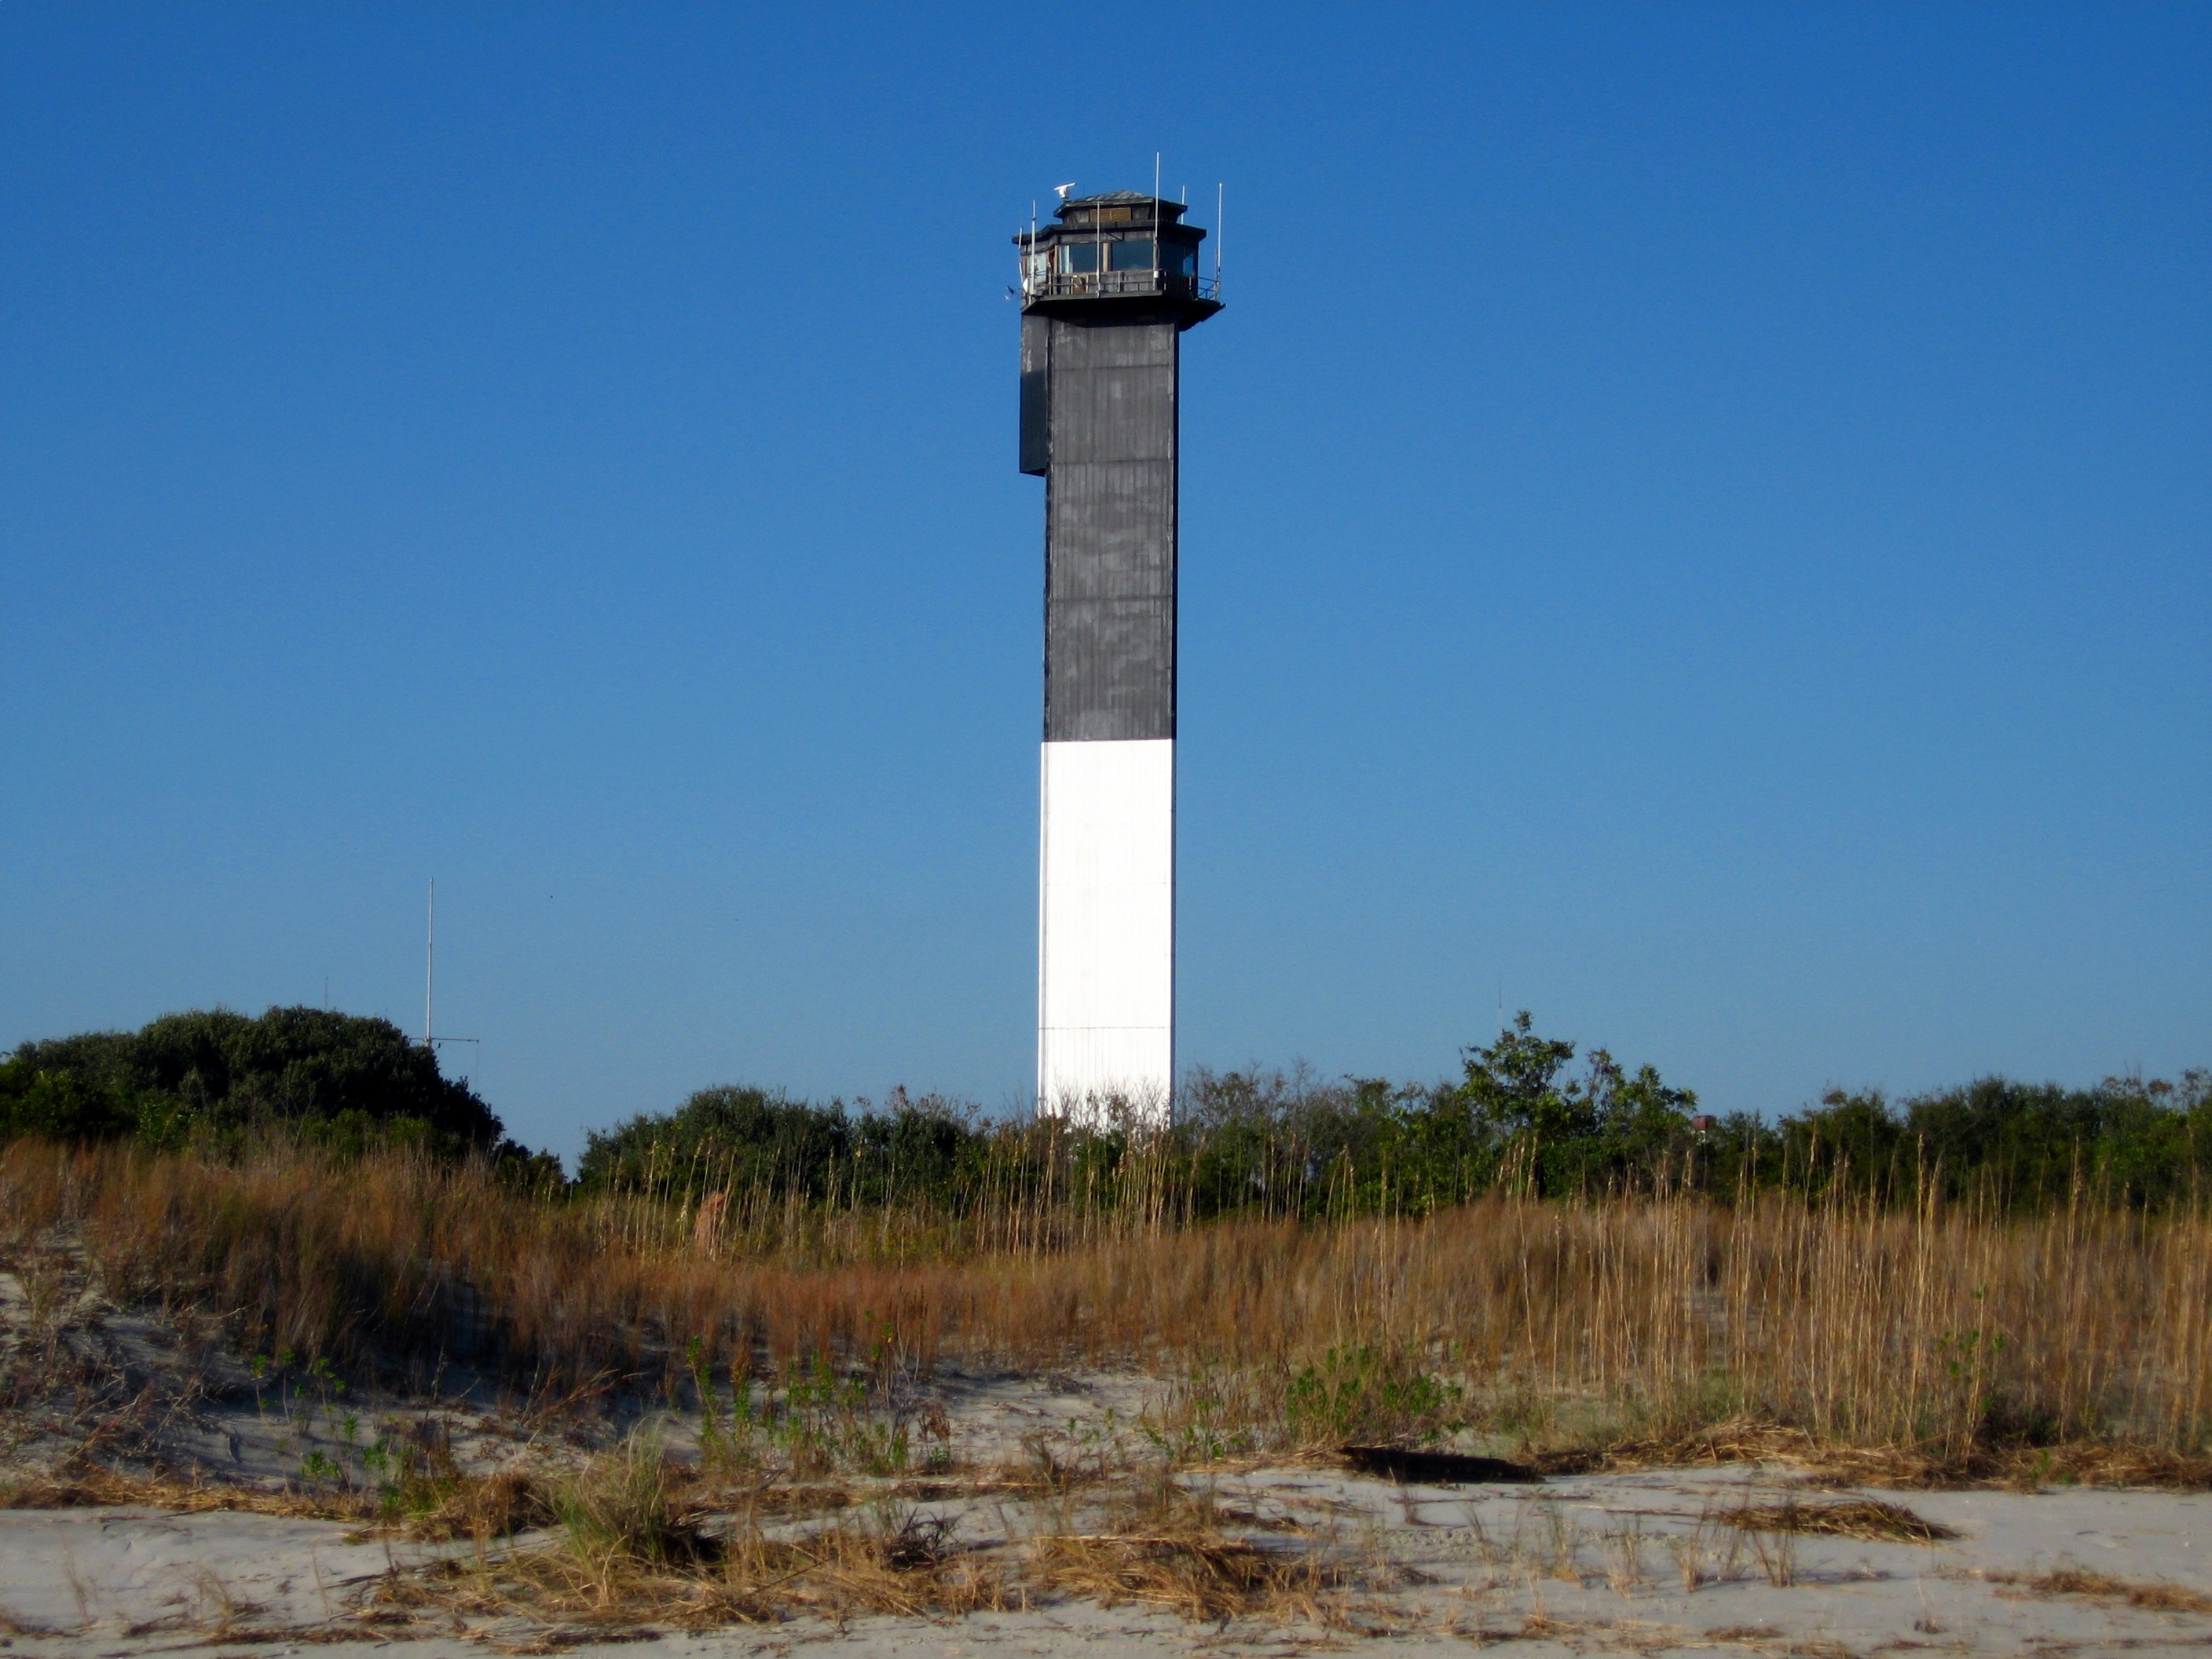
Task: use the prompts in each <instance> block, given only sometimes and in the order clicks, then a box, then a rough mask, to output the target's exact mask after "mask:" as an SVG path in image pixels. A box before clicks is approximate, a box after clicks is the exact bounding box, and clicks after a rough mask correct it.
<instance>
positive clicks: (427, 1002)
mask: <svg viewBox="0 0 2212 1659" xmlns="http://www.w3.org/2000/svg"><path fill="white" fill-rule="evenodd" d="M437 984H438V878H437V877H435V876H433V877H431V878H430V919H429V922H428V925H427V926H426V927H424V929H423V944H422V1046H423V1047H424V1048H428V1047H430V1009H431V1006H432V1003H431V998H432V995H433V994H434V993H435V991H436V989H437Z"/></svg>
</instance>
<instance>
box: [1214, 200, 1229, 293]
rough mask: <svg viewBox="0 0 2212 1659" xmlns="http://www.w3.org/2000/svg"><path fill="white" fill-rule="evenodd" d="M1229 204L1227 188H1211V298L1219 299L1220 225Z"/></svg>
mask: <svg viewBox="0 0 2212 1659" xmlns="http://www.w3.org/2000/svg"><path fill="white" fill-rule="evenodd" d="M1228 204H1229V186H1228V185H1225V184H1218V185H1214V187H1213V297H1214V299H1215V301H1217V302H1218V301H1219V300H1220V298H1221V225H1222V220H1223V218H1224V215H1223V213H1222V210H1223V209H1224V208H1225V207H1226V206H1228Z"/></svg>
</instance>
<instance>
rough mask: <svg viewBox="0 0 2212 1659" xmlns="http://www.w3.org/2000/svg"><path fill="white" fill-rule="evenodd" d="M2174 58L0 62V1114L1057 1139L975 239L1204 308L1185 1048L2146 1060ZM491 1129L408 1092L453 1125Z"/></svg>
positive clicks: (66, 41) (1009, 422) (2208, 18)
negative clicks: (820, 1103) (922, 1122)
mask: <svg viewBox="0 0 2212 1659" xmlns="http://www.w3.org/2000/svg"><path fill="white" fill-rule="evenodd" d="M2208 70H2212V13H2208V12H2207V11H2206V9H2204V8H2203V7H2201V6H2200V7H2177V8H2173V9H2157V8H2154V7H2131V6H2130V7H2106V6H2087V5H2084V6H2081V7H2078V8H2075V9H2034V8H2027V7H2021V6H2015V5H1992V6H1988V7H1980V8H1948V7H1940V6H1939V7H1928V6H1920V5H1898V6H1893V7H1887V8H1850V7H1805V6H1764V7H1757V8H1751V9H1726V8H1720V7H1698V6H1675V5H1666V6H1647V7H1643V8H1627V7H1621V8H1607V9H1573V8H1569V7H1550V6H1545V7H1515V8H1498V9H1478V8H1473V7H1449V8H1395V7H1392V6H1389V5H1382V6H1369V7H1351V8H1347V7H1338V6H1330V7H1313V8H1305V7H1284V6H1279V5H1270V6H1266V7H1240V6H1226V7H1224V6H1200V7H1187V8H1182V9H1175V10H1172V11H1168V10H1162V9H1158V8H1153V9H1136V8H1129V7H1085V8H1066V9H1058V8H1039V7H1027V6H1025V7H1018V8H1014V7H1008V8H1002V9H987V8H981V7H968V8H959V9H953V8H940V9H921V8H907V7H900V8H884V9H849V8H834V7H788V6H778V7H768V6H760V7H749V8H748V7H733V6H714V7H700V8H680V7H674V6H653V5H640V6H627V5H625V6H592V7H577V8H562V7H556V6H528V7H523V6H505V5H500V6H483V7H475V8H471V7H466V6H455V5H444V4H441V5H438V6H435V7H407V6H393V5H375V6H360V7H351V8H348V7H333V6H313V7H303V6H283V5H268V6H262V7H236V6H209V5H200V6H192V5H147V6H141V7H125V8H117V7H107V6H98V5H87V4H44V5H33V4H23V3H17V4H11V5H9V6H6V7H4V8H0V252H3V253H4V257H0V284H4V289H0V384H4V386H5V388H6V391H5V395H4V398H0V617H4V621H5V625H6V634H5V640H6V646H5V650H4V653H0V743H4V753H5V765H6V770H5V778H6V794H5V806H4V811H0V1042H9V1043H12V1042H16V1041H19V1040H21V1039H22V1038H24V1037H27V1036H44V1035H52V1034H56V1033H59V1032H63V1031H67V1030H80V1029H83V1028H87V1027H98V1026H118V1025H121V1026H128V1025H135V1024H138V1023H140V1022H142V1021H143V1020H145V1019H147V1018H150V1017H152V1016H154V1015H155V1014H158V1013H161V1012H165V1011H168V1010H173V1009H177V1008H181V1007H187V1006H204V1005H207V1004H211V1003H218V1002H220V1003H224V1004H228V1005H229V1006H233V1007H237V1008H241V1009H245V1010H247V1011H249V1012H258V1010H260V1009H261V1008H263V1007H264V1006H268V1005H270V1004H271V1003H279V1002H320V1001H321V1000H323V998H324V995H325V982H326V981H327V984H328V986H329V991H330V994H331V998H332V999H333V1000H335V1001H336V1003H337V1005H338V1006H342V1007H343V1008H347V1009H350V1010H353V1011H356V1012H368V1013H388V1014H389V1015H391V1016H392V1018H395V1019H397V1020H398V1021H400V1022H401V1023H402V1024H405V1025H407V1026H408V1027H410V1029H414V1028H419V1025H420V1022H421V1018H422V899H423V886H424V883H425V881H426V880H427V879H428V878H429V877H431V876H433V875H435V877H436V878H437V880H438V890H439V896H440V908H439V920H440V933H441V948H440V986H441V994H440V1001H439V1011H440V1021H439V1023H440V1025H441V1029H444V1030H448V1031H452V1032H455V1033H459V1034H465V1035H469V1036H478V1037H481V1038H482V1039H483V1048H482V1054H481V1060H480V1062H478V1063H477V1079H478V1081H479V1082H480V1084H481V1085H482V1087H483V1090H484V1091H485V1092H486V1094H487V1096H488V1097H489V1099H490V1100H491V1102H492V1103H493V1104H494V1105H495V1107H496V1108H497V1109H499V1110H500V1111H501V1112H502V1113H503V1114H505V1115H506V1116H507V1119H508V1121H509V1124H510V1127H512V1128H513V1131H514V1132H515V1133H519V1134H520V1135H521V1136H522V1137H523V1138H525V1139H529V1140H532V1141H534V1142H538V1143H542V1144H547V1145H550V1146H554V1147H556V1148H558V1149H561V1150H563V1151H569V1150H573V1149H574V1147H575V1146H577V1145H578V1144H579V1142H580V1138H581V1134H582V1131H583V1129H584V1127H586V1126H589V1125H594V1124H604V1123H607V1122H609V1121H612V1120H614V1119H616V1118H617V1117H620V1116H623V1115H627V1114H629V1113H630V1112H633V1111H637V1110H641V1109H662V1108H665V1107H667V1106H669V1105H671V1104H673V1103H675V1102H676V1101H677V1100H678V1099H680V1098H681V1097H682V1096H683V1095H684V1093H685V1092H686V1091H689V1090H690V1089H692V1088H696V1087H698V1086H700V1085H705V1084H708V1083H713V1082H720V1081H728V1080H754V1081H759V1082H763V1083H768V1084H772V1085H786V1086H788V1087H790V1088H792V1089H793V1090H794V1091H801V1092H805V1093H808V1094H813V1095H826V1094H829V1093H841V1094H844V1095H846V1096H848V1097H849V1096H852V1095H855V1094H865V1095H869V1096H880V1095H881V1094H882V1093H883V1092H884V1091H885V1090H886V1089H888V1088H889V1087H890V1086H891V1085H895V1084H901V1083H902V1084H904V1085H907V1086H908V1088H909V1089H912V1090H916V1091H919V1090H925V1089H938V1090H943V1091H950V1092H952V1093H955V1094H958V1095H962V1096H965V1097H969V1098H971V1099H974V1100H976V1101H978V1102H980V1103H982V1104H983V1105H985V1106H987V1107H989V1108H993V1109H996V1108H999V1107H1000V1106H1003V1105H1005V1104H1006V1103H1009V1102H1010V1101H1011V1100H1012V1099H1013V1098H1015V1097H1018V1096H1019V1094H1020V1093H1021V1092H1022V1091H1024V1089H1025V1088H1026V1087H1027V1086H1028V1085H1029V1080H1030V1067H1031V1065H1032V1057H1033V1053H1034V1038H1033V1031H1032V1027H1033V1020H1034V1008H1033V1001H1034V987H1035V979H1034V975H1035V948H1036V939H1035V929H1036V920H1035V902H1036V900H1035V884H1036V869H1035V863H1036V763H1037V755H1036V743H1037V739H1038V700H1039V688H1038V678H1039V651H1040V644H1039V622H1040V617H1039V611H1040V563H1041V546H1040V543H1041V535H1042V531H1041V524H1042V502H1041V499H1040V491H1041V486H1040V485H1039V484H1038V483H1037V482H1036V480H1034V479H1031V478H1026V477H1022V476H1020V475H1019V474H1018V472H1017V471H1015V465H1014V462H1015V456H1014V430H1013V425H1014V394H1015V334H1016V328H1015V316H1014V310H1013V307H1012V305H1010V304H1009V303H1008V301H1007V300H1006V297H1005V289H1006V284H1007V283H1008V282H1009V281H1011V280H1012V276H1013V263H1012V249H1011V247H1010V246H1009V243H1008V240H1007V238H1008V236H1009V235H1010V234H1012V232H1013V231H1014V230H1015V228H1017V226H1018V224H1019V223H1020V222H1023V221H1024V220H1025V219H1026V218H1027V216H1028V215H1029V211H1030V203H1031V202H1032V200H1036V199H1038V198H1043V199H1045V200H1046V201H1047V202H1048V201H1049V198H1050V186H1052V185H1054V184H1056V183H1059V182H1061V181H1063V180H1067V179H1074V180H1077V181H1079V184H1080V185H1081V186H1082V188H1084V189H1085V190H1089V189H1094V188H1096V189H1109V188H1115V187H1121V186H1140V187H1144V186H1149V185H1150V183H1151V177H1152V155H1153V153H1154V151H1155V150H1156V149H1157V150H1159V151H1161V152H1163V153H1164V179H1165V182H1166V184H1167V185H1168V188H1169V189H1170V191H1176V190H1179V189H1181V188H1182V187H1183V186H1185V185H1188V188H1189V191H1190V196H1191V199H1192V200H1193V202H1194V204H1202V206H1201V207H1200V208H1199V210H1197V211H1195V212H1194V218H1196V219H1197V220H1198V221H1199V222H1202V223H1206V224H1208V225H1211V224H1212V222H1213V209H1212V203H1213V190H1214V185H1215V182H1216V181H1217V180H1226V181H1227V183H1228V187H1229V197H1228V224H1227V227H1226V229H1227V238H1226V247H1225V252H1226V273H1225V274H1226V279H1227V297H1228V299H1229V302H1230V303H1229V308H1228V310H1227V311H1226V312H1225V313H1224V314H1223V315H1222V316H1221V317H1220V318H1219V319H1217V320H1215V321H1213V322H1211V323H1208V324H1207V325H1205V327H1203V328H1202V329H1200V330H1199V331H1196V332H1194V333H1193V334H1192V335H1190V336H1188V337H1187V338H1186V341H1185V348H1186V349H1185V358H1184V362H1185V373H1184V393H1185V410H1184V445H1185V452H1184V467H1183V510H1184V542H1183V589H1182V605H1183V610H1182V629H1183V632H1182V648H1183V659H1182V744H1181V761H1182V799H1181V849H1182V867H1181V896H1182V912H1181V914H1182V952H1181V1041H1182V1060H1183V1061H1184V1063H1185V1064H1187V1065H1188V1064H1205V1065H1211V1066H1217V1067H1219V1066H1233V1065H1239V1064H1242V1063H1244V1062H1247V1061H1250V1060H1261V1061H1266V1062H1270V1063H1278V1062H1288V1061H1290V1060H1294V1059H1297V1058H1300V1057H1303V1058H1304V1059H1305V1060H1308V1061H1310V1062H1311V1064H1312V1065H1313V1066H1315V1067H1316V1068H1317V1069H1318V1070H1320V1071H1322V1073H1345V1072H1351V1073H1361V1074H1370V1075H1371V1074H1386V1075H1389V1076H1393V1077H1401V1078H1404V1077H1413V1078H1431V1077H1435V1076H1437V1075H1440V1074H1442V1073H1445V1072H1447V1071H1449V1070H1451V1069H1452V1068H1453V1067H1454V1066H1455V1054H1456V1051H1457V1050H1458V1048H1460V1046H1461V1045H1462V1044H1464V1043H1467V1042H1472V1041H1476V1040H1480V1039H1485V1038H1486V1037H1487V1036H1488V1034H1489V1033H1490V1032H1491V1031H1492V1030H1494V1029H1495V1021H1496V1015H1497V1012H1498V1003H1499V1000H1500V998H1501V996H1502V998H1503V1000H1504V1006H1505V1007H1506V1008H1507V1009H1508V1010H1509V1011H1510V1010H1511V1009H1513V1008H1515V1007H1519V1006H1527V1007H1529V1008H1531V1009H1533V1010H1534V1011H1535V1012H1536V1015H1537V1018H1538V1020H1539V1023H1540V1025H1541V1027H1542V1028H1543V1029H1545V1030H1550V1031H1554V1032H1557V1033H1559V1034H1560V1035H1564V1036H1574V1037H1578V1038H1581V1039H1582V1040H1583V1041H1585V1042H1605V1043H1607V1044H1609V1045H1611V1046H1612V1047H1613V1049H1614V1051H1615V1052H1616V1054H1620V1055H1621V1056H1622V1057H1623V1058H1625V1059H1627V1060H1632V1061H1641V1060H1651V1061H1653V1062H1655V1063H1656V1064H1657V1065H1658V1066H1660V1067H1661V1069H1662V1072H1663V1073H1665V1074H1666V1075H1667V1076H1668V1079H1669V1080H1670V1081H1679V1082H1681V1083H1684V1084H1686V1085H1690V1086H1692V1087H1693V1088H1695V1089H1697V1090H1698V1091H1699V1092H1700V1093H1701V1094H1702V1095H1703V1096H1704V1097H1705V1100H1706V1101H1707V1102H1708V1103H1711V1105H1712V1106H1714V1107H1715V1108H1717V1109H1722V1110H1733V1109H1753V1110H1761V1111H1775V1110H1786V1109H1792V1108H1794V1107H1796V1106H1797V1105H1800V1104H1802V1103H1803V1102H1805V1101H1806V1100H1807V1099H1808V1098H1809V1097H1813V1096H1814V1095H1815V1094H1817V1093H1818V1092H1819V1091H1821V1090H1822V1089H1823V1088H1825V1087H1826V1086H1828V1085H1836V1084H1843V1085H1881V1086H1883V1087H1887V1088H1888V1089H1890V1090H1892V1091H1911V1090H1914V1089H1918V1088H1925V1087H1929V1086H1935V1085H1943V1084H1947V1083H1950V1082H1954V1081H1959V1080H1962V1079H1966V1078H1969V1077H1972V1076H1974V1075H1977V1074H1981V1073H1988V1072H1992V1071H2002V1072H2005V1073H2012V1074H2015V1075H2021V1076H2026V1077H2029V1078H2033V1079H2046V1078H2048V1079H2058V1080H2062V1081H2065V1082H2069V1083H2087V1082H2091V1081H2093V1080H2094V1079H2097V1078H2098V1077H2100V1076H2101V1075H2103V1074H2105V1073H2108V1072H2113V1071H2118V1070H2121V1069H2124V1068H2129V1067H2141V1068H2142V1069H2143V1070H2145V1071H2147V1072H2149V1073H2168V1074H2170V1073H2172V1072H2174V1071H2175V1070H2177V1069H2179V1067H2181V1066H2185V1065H2191V1064H2203V1063H2205V1062H2207V1061H2208V1060H2212V876H2208V848H2212V627H2208V624H2212V545H2208V541H2209V540H2212V538H2208V526H2212V511H2208V509H2209V508H2212V500H2208V496H2209V495H2212V465H2208V463H2212V420H2208V412H2209V411H2212V360H2209V359H2212V353H2208V350H2207V346H2208V338H2212V303H2208V301H2212V282H2208V273H2212V261H2209V260H2208V253H2212V234H2209V233H2208V203H2212V191H2208V185H2212V167H2208V161H2212V143H2208V140H2212V91H2208V88H2212V75H2208ZM468 1064H469V1062H467V1061H464V1062H463V1066H464V1068H465V1067H466V1066H467V1065H468Z"/></svg>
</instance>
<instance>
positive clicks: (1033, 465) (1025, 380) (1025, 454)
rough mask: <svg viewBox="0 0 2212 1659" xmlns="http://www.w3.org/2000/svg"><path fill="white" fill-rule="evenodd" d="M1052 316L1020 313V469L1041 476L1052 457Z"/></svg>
mask: <svg viewBox="0 0 2212 1659" xmlns="http://www.w3.org/2000/svg"><path fill="white" fill-rule="evenodd" d="M1051 374H1052V319H1050V318H1049V317H1042V316H1039V315H1038V314H1037V313H1035V312H1024V313H1023V314H1022V471H1024V472H1033V473H1035V474H1036V475H1037V477H1043V476H1044V475H1045V473H1046V471H1048V468H1049V466H1050V465H1051V461H1052V426H1051V420H1052V410H1051V406H1050V404H1049V403H1048V401H1047V399H1048V395H1049V394H1048V389H1047V388H1048V384H1049V380H1050V377H1051Z"/></svg>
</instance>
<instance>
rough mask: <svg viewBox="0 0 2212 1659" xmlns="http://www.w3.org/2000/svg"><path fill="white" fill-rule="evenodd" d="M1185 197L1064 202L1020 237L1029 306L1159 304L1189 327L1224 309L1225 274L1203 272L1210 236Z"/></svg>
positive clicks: (1060, 309) (1128, 195)
mask: <svg viewBox="0 0 2212 1659" xmlns="http://www.w3.org/2000/svg"><path fill="white" fill-rule="evenodd" d="M1183 212H1184V209H1183V204H1182V203H1181V202H1170V201H1167V200H1164V199H1163V198H1162V197H1157V196H1146V195H1144V194H1142V193H1140V192H1139V191H1133V190H1120V191H1113V192H1112V193H1111V194H1109V195H1105V196H1079V197H1074V198H1073V199H1072V200H1069V201H1065V202H1062V203H1061V204H1060V207H1059V209H1058V210H1057V212H1056V213H1055V214H1054V219H1055V220H1056V221H1057V222H1056V223H1053V224H1049V225H1039V226H1032V227H1031V228H1030V229H1029V230H1028V231H1027V232H1025V233H1024V234H1022V235H1019V236H1017V237H1016V238H1014V240H1015V242H1016V244H1017V245H1018V246H1019V248H1020V250H1021V268H1022V308H1023V309H1024V311H1030V310H1042V311H1050V312H1054V313H1081V312H1087V311H1096V310H1109V311H1122V310H1125V309H1131V308H1136V307H1142V308H1145V309H1147V310H1153V309H1158V308H1160V307H1161V306H1162V304H1163V302H1164V303H1165V306H1166V307H1167V308H1169V309H1170V310H1172V311H1173V312H1174V313H1176V320H1177V321H1178V322H1179V323H1180V324H1181V325H1182V326H1183V327H1185V328H1188V327H1189V326H1190V325H1192V324H1193V323H1197V322H1202V321H1204V320H1205V319H1206V318H1208V317H1211V316H1212V314H1213V313H1215V312H1217V311H1218V310H1220V309H1221V301H1220V295H1219V293H1218V289H1219V286H1220V284H1219V281H1218V276H1205V275H1202V274H1201V273H1200V270H1199V258H1198V245H1199V243H1200V241H1201V240H1203V239H1204V238H1205V235H1206V233H1205V232H1204V231H1203V230H1201V229H1200V228H1198V227H1197V226H1196V225H1187V224H1184V223H1183V222H1182V216H1183Z"/></svg>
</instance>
